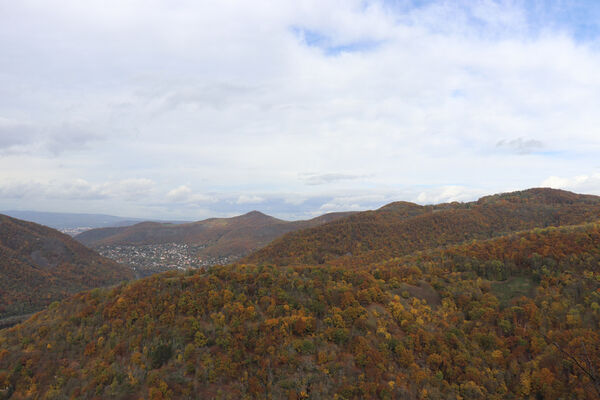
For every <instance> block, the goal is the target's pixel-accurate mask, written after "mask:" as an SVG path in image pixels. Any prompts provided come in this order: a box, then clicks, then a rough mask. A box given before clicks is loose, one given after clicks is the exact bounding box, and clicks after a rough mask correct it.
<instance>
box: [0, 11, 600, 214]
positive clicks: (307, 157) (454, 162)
mask: <svg viewBox="0 0 600 400" xmlns="http://www.w3.org/2000/svg"><path fill="white" fill-rule="evenodd" d="M526 3H527V2H525V3H520V2H512V1H488V0H481V1H478V0H477V1H466V0H465V1H454V2H448V1H431V2H425V3H423V5H420V6H415V5H414V3H413V2H387V1H367V2H365V1H361V0H350V1H338V0H332V1H317V0H306V1H278V2H272V1H267V0H258V1H254V2H242V1H232V2H226V3H223V2H219V3H218V4H217V3H210V2H193V1H187V0H186V1H183V2H177V3H176V4H174V3H173V2H168V1H161V0H150V1H149V2H146V1H145V2H142V1H141V0H133V1H128V2H120V1H116V0H107V1H99V0H92V1H87V2H85V4H82V3H80V2H76V1H58V0H49V1H45V2H38V1H34V0H24V1H19V2H11V3H10V4H9V3H7V4H6V5H4V6H2V13H0V52H1V54H2V55H3V62H2V65H0V179H1V180H0V181H2V182H8V181H11V182H15V183H14V185H13V186H11V187H10V188H5V190H4V191H0V195H1V196H4V197H3V198H0V204H5V205H7V206H10V205H11V204H13V205H19V206H21V207H25V206H27V205H29V206H30V207H33V206H36V207H43V206H44V203H43V202H40V203H35V202H34V201H33V200H26V199H31V198H33V197H32V196H29V195H28V194H27V193H31V191H37V193H40V196H42V197H43V198H57V197H56V196H58V195H60V196H62V197H61V198H62V199H64V200H63V201H64V202H65V204H68V202H69V197H68V196H71V199H73V201H80V200H81V199H83V198H88V199H91V198H94V199H99V201H100V199H101V200H102V201H103V202H104V203H103V204H105V207H106V208H107V211H113V210H119V209H127V210H134V208H133V206H132V204H133V203H134V202H137V204H139V207H141V208H143V209H144V210H146V211H144V212H147V211H148V210H155V209H154V208H152V207H163V208H162V209H160V210H159V211H160V212H164V213H176V214H177V215H181V214H184V213H185V212H186V210H187V211H189V212H190V213H191V214H193V213H196V212H199V210H200V208H202V210H203V211H202V212H205V211H207V210H208V211H207V212H211V211H212V212H214V213H215V214H217V213H231V212H235V211H236V210H237V211H239V212H242V211H245V210H246V207H245V205H246V204H253V203H256V204H261V207H263V206H264V207H268V206H269V204H276V205H277V206H276V207H279V208H276V207H275V206H273V207H274V209H277V210H280V209H281V210H283V209H284V207H286V206H285V205H286V204H287V205H288V206H290V208H285V210H284V211H281V212H282V213H283V212H285V213H286V215H288V214H291V213H292V212H293V211H292V210H291V207H292V206H295V207H297V208H298V210H299V211H298V214H302V215H303V214H305V213H307V212H320V211H323V210H334V209H335V210H339V209H343V208H344V207H348V208H354V209H358V208H361V207H375V206H377V205H383V204H380V203H381V202H384V201H388V200H389V201H392V200H414V201H419V202H437V201H452V200H461V199H467V198H470V196H471V197H472V196H474V195H475V194H477V193H482V194H489V193H494V192H499V191H504V190H506V189H507V188H512V187H516V188H525V187H531V186H535V185H536V184H537V183H538V182H541V181H543V180H544V179H546V178H547V177H548V176H557V177H560V176H577V175H581V174H583V173H588V174H589V172H587V171H593V170H594V168H595V167H596V165H595V163H596V158H597V154H599V152H600V132H599V128H598V127H600V114H599V113H598V112H597V110H598V109H599V107H600V76H599V75H598V73H597V71H598V70H599V69H600V52H599V48H598V46H597V41H596V42H594V41H593V40H591V41H582V40H580V39H578V38H577V37H576V36H575V35H574V34H573V32H572V31H573V29H576V26H566V27H565V26H564V25H560V21H562V20H563V19H564V18H561V17H562V14H556V13H557V12H559V13H560V12H566V11H557V10H558V8H554V7H551V6H546V5H544V4H542V5H541V6H539V7H542V8H543V9H541V10H538V9H537V8H536V9H535V10H533V11H535V12H532V9H528V8H527V7H530V5H524V4H526ZM536 4H537V3H536ZM531 7H533V6H531ZM539 7H538V8H539ZM538 11H539V12H538ZM553 13H554V14H553ZM555 14H556V15H555ZM539 15H543V16H544V17H543V18H541V17H538V16H539ZM593 17H594V16H593V15H592V16H590V21H593V20H594V18H593ZM24 26H27V27H30V28H31V29H23V27H24ZM82 55H85V57H84V56H82ZM523 155H527V156H523ZM305 171H312V172H311V174H306V173H305ZM523 171H527V173H526V174H524V173H523ZM129 177H145V178H146V179H148V180H151V182H152V183H149V182H137V181H136V182H128V183H124V184H120V183H118V182H121V181H123V180H126V179H128V178H129ZM77 178H82V179H83V180H84V181H82V182H79V183H77V182H76V179H77ZM563 179H564V178H563ZM46 181H47V182H53V183H52V185H56V186H57V187H58V188H59V189H55V190H52V189H51V188H49V187H47V186H46V185H45V184H42V185H41V186H40V187H36V184H34V185H33V187H29V186H28V185H29V183H28V182H46ZM107 182H108V183H110V185H111V186H109V187H106V186H104V184H105V183H107ZM423 187H426V188H427V189H426V190H423ZM449 187H450V188H449ZM575 187H581V188H582V190H583V189H584V188H586V187H588V186H584V185H580V186H575ZM589 187H591V186H589ZM199 188H201V189H199ZM457 188H459V189H457ZM61 191H62V194H61V193H60V192H61ZM11 193H12V194H11ZM15 193H21V197H19V202H18V203H17V201H16V200H10V199H16V198H17V197H14V195H15ZM256 193H258V194H260V195H256ZM357 193H358V195H361V194H362V193H371V194H372V195H373V196H379V200H364V199H362V200H361V199H353V197H354V196H355V195H356V194H357ZM290 194H291V195H290ZM344 194H346V196H345V195H344ZM11 196H13V197H11ZM53 196H54V197H53ZM398 196H402V197H398ZM11 202H12V203H11ZM225 203H226V204H227V207H231V208H227V209H226V208H225V207H226V204H225ZM201 206H202V207H201ZM65 207H67V208H68V206H65ZM322 207H323V208H322ZM194 215H195V214H194ZM167 217H168V215H167Z"/></svg>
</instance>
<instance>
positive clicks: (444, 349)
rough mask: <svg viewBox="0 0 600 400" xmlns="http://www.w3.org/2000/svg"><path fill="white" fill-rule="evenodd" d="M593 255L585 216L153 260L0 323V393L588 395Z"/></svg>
mask: <svg viewBox="0 0 600 400" xmlns="http://www.w3.org/2000/svg"><path fill="white" fill-rule="evenodd" d="M592 200H593V199H592ZM493 203H494V204H495V203H496V201H495V200H494V201H493ZM592 203H593V202H592ZM592 205H593V204H592ZM599 266H600V225H599V224H597V223H589V224H584V225H579V226H569V227H560V228H546V229H533V230H530V231H525V232H521V233H518V234H511V235H508V236H504V237H500V238H496V239H489V240H484V241H474V242H470V243H468V244H462V245H457V246H450V247H448V248H445V249H435V250H428V251H424V252H420V253H415V254H411V255H407V256H404V257H402V258H395V259H391V260H388V261H386V262H381V263H375V264H371V265H363V266H360V265H357V266H355V267H353V268H347V267H345V266H335V265H334V266H331V265H319V266H310V265H304V266H293V267H292V266H283V267H281V266H274V265H273V266H272V265H262V266H255V265H243V264H238V265H229V266H225V267H215V268H213V269H211V270H209V271H207V272H205V271H189V272H187V273H164V274H160V275H155V276H153V277H151V278H147V279H143V280H139V281H136V282H133V283H129V284H124V285H120V286H118V287H114V288H111V289H101V290H94V291H91V292H86V293H82V294H78V295H76V296H75V297H72V298H70V299H69V300H67V301H65V302H63V303H62V304H61V305H59V306H54V307H51V308H50V309H49V310H47V311H45V312H42V313H39V314H37V315H35V316H34V317H33V318H32V319H30V320H28V321H27V322H26V323H24V324H22V325H19V326H16V327H13V328H10V329H8V330H4V331H0V398H1V396H2V395H4V397H5V398H6V397H10V396H12V398H14V399H21V398H77V399H96V398H113V399H137V398H148V399H170V398H206V399H213V398H215V399H216V398H218V399H244V398H249V399H268V398H272V399H283V398H285V399H336V398H337V399H371V398H373V399H400V398H401V399H461V398H462V399H482V400H483V399H548V400H552V399H598V398H600V335H599V331H598V328H599V326H600V325H599V324H600V306H599V304H600V267H599Z"/></svg>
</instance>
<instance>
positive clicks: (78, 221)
mask: <svg viewBox="0 0 600 400" xmlns="http://www.w3.org/2000/svg"><path fill="white" fill-rule="evenodd" d="M0 213H2V214H5V215H8V216H10V217H13V218H18V219H23V220H25V221H31V222H35V223H36V224H41V225H46V226H49V227H51V228H54V229H58V230H61V231H68V232H71V231H73V232H78V231H77V230H79V232H81V231H83V230H84V229H92V228H104V227H108V226H128V225H134V224H137V223H140V222H143V221H145V220H143V219H140V218H128V217H117V216H114V215H106V214H76V213H55V212H40V211H23V210H9V211H2V212H0ZM162 222H166V221H162ZM170 222H176V221H170ZM177 223H178V222H177Z"/></svg>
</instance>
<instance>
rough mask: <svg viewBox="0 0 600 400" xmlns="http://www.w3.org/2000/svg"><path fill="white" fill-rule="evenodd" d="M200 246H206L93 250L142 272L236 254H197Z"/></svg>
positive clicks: (205, 262) (231, 258)
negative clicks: (211, 255) (217, 255)
mask: <svg viewBox="0 0 600 400" xmlns="http://www.w3.org/2000/svg"><path fill="white" fill-rule="evenodd" d="M204 247H206V246H205V245H201V246H190V245H187V244H182V243H164V244H147V245H114V246H101V247H99V248H97V249H96V250H97V251H98V253H100V254H101V255H103V256H104V257H107V258H110V259H112V260H114V261H117V262H119V263H121V264H126V265H129V266H130V267H131V268H132V269H133V270H135V271H136V272H137V273H138V274H140V275H142V276H146V275H151V274H154V273H157V272H163V271H169V270H177V269H178V270H186V269H190V268H201V267H205V268H207V267H211V266H213V265H217V264H221V265H223V264H229V263H230V262H233V261H235V260H236V259H237V258H238V257H237V256H223V257H209V256H199V255H198V252H199V251H200V250H201V249H203V248H204Z"/></svg>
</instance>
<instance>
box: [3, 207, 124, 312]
mask: <svg viewBox="0 0 600 400" xmlns="http://www.w3.org/2000/svg"><path fill="white" fill-rule="evenodd" d="M131 278H133V274H132V272H131V270H130V269H129V268H127V267H125V266H122V265H119V264H117V263H115V262H113V261H111V260H109V259H107V258H104V257H102V256H100V255H99V254H97V253H96V252H94V251H92V250H90V249H88V248H86V247H85V246H83V245H81V244H80V243H78V242H77V241H75V240H73V239H71V237H70V236H68V235H65V234H62V233H60V232H58V231H56V230H54V229H51V228H47V227H45V226H42V225H38V224H34V223H32V222H26V221H21V220H18V219H15V218H11V217H7V216H5V215H0V318H4V317H7V316H11V315H19V314H26V313H30V312H33V311H38V310H40V309H42V308H43V307H45V306H47V305H48V304H50V303H51V302H52V301H55V300H60V299H63V298H65V297H66V296H68V295H71V294H73V293H77V292H79V291H82V290H87V289H91V288H95V287H99V286H106V285H111V284H114V283H117V282H120V281H122V280H127V279H131Z"/></svg>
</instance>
